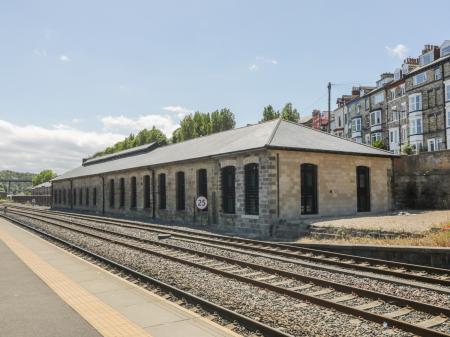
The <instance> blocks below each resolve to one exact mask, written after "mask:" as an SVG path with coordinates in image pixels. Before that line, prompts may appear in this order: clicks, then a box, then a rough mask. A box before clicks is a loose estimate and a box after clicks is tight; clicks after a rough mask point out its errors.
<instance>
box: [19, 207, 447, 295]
mask: <svg viewBox="0 0 450 337" xmlns="http://www.w3.org/2000/svg"><path fill="white" fill-rule="evenodd" d="M13 207H14V208H16V209H21V210H23V211H30V208H29V207H20V206H19V207H17V206H13ZM31 211H33V210H31ZM39 212H42V213H45V214H52V215H61V216H66V217H67V216H69V217H71V218H74V219H81V220H87V221H95V222H99V223H103V224H111V225H117V226H121V227H126V228H135V229H140V230H146V231H151V232H158V233H161V234H171V235H172V236H174V237H177V238H180V239H185V240H197V241H201V242H204V243H209V244H211V245H222V246H226V247H227V248H229V247H234V248H237V249H244V250H247V251H249V252H250V253H251V254H255V253H261V254H269V255H272V256H275V257H283V258H288V259H293V260H292V261H290V262H293V263H296V260H297V261H298V260H301V261H309V262H312V263H315V264H318V265H316V266H317V268H321V267H322V266H324V265H325V266H327V265H328V266H334V267H340V268H344V269H347V270H348V269H350V270H356V271H362V272H371V273H374V274H378V275H387V276H394V277H396V278H399V279H405V280H414V281H418V282H423V283H427V284H435V285H442V286H446V287H450V270H449V269H442V268H433V267H427V266H421V265H414V264H406V263H400V262H393V261H386V260H380V259H373V258H366V257H359V256H354V255H348V254H341V253H333V252H329V251H324V250H317V249H311V248H302V247H293V246H290V245H288V244H281V243H273V242H266V241H259V240H251V239H243V238H236V237H229V236H224V235H218V234H210V233H202V232H198V231H191V230H186V229H181V228H173V227H170V226H164V225H155V224H148V223H142V222H137V221H130V220H122V219H120V220H115V219H111V218H104V217H99V216H92V215H80V214H77V213H67V212H60V211H39ZM369 277H370V276H369Z"/></svg>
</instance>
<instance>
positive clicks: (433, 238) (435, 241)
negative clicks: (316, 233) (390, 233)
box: [298, 222, 450, 247]
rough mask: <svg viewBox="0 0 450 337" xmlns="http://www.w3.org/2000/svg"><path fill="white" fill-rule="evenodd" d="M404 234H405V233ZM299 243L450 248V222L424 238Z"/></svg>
mask: <svg viewBox="0 0 450 337" xmlns="http://www.w3.org/2000/svg"><path fill="white" fill-rule="evenodd" d="M403 234H404V233H403ZM298 242H303V243H308V242H310V243H312V242H320V243H331V244H333V243H337V244H349V243H354V244H369V245H391V246H427V247H450V222H448V223H443V224H440V225H438V226H436V227H434V228H432V229H431V230H429V231H427V232H425V233H424V235H423V236H420V237H418V236H413V235H411V236H408V235H402V237H395V238H375V237H355V236H349V235H346V236H345V237H343V238H338V239H320V238H314V239H313V238H307V237H305V238H302V239H300V240H299V241H298Z"/></svg>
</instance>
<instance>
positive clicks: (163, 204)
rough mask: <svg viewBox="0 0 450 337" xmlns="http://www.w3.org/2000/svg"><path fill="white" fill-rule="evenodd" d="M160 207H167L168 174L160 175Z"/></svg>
mask: <svg viewBox="0 0 450 337" xmlns="http://www.w3.org/2000/svg"><path fill="white" fill-rule="evenodd" d="M158 183H159V184H158V185H159V209H166V175H165V173H161V174H160V175H159V182H158Z"/></svg>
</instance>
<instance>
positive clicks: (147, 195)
mask: <svg viewBox="0 0 450 337" xmlns="http://www.w3.org/2000/svg"><path fill="white" fill-rule="evenodd" d="M144 208H150V176H149V175H146V176H144Z"/></svg>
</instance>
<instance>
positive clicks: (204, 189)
mask: <svg viewBox="0 0 450 337" xmlns="http://www.w3.org/2000/svg"><path fill="white" fill-rule="evenodd" d="M197 196H198V197H205V198H208V174H207V171H206V169H200V170H197Z"/></svg>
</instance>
